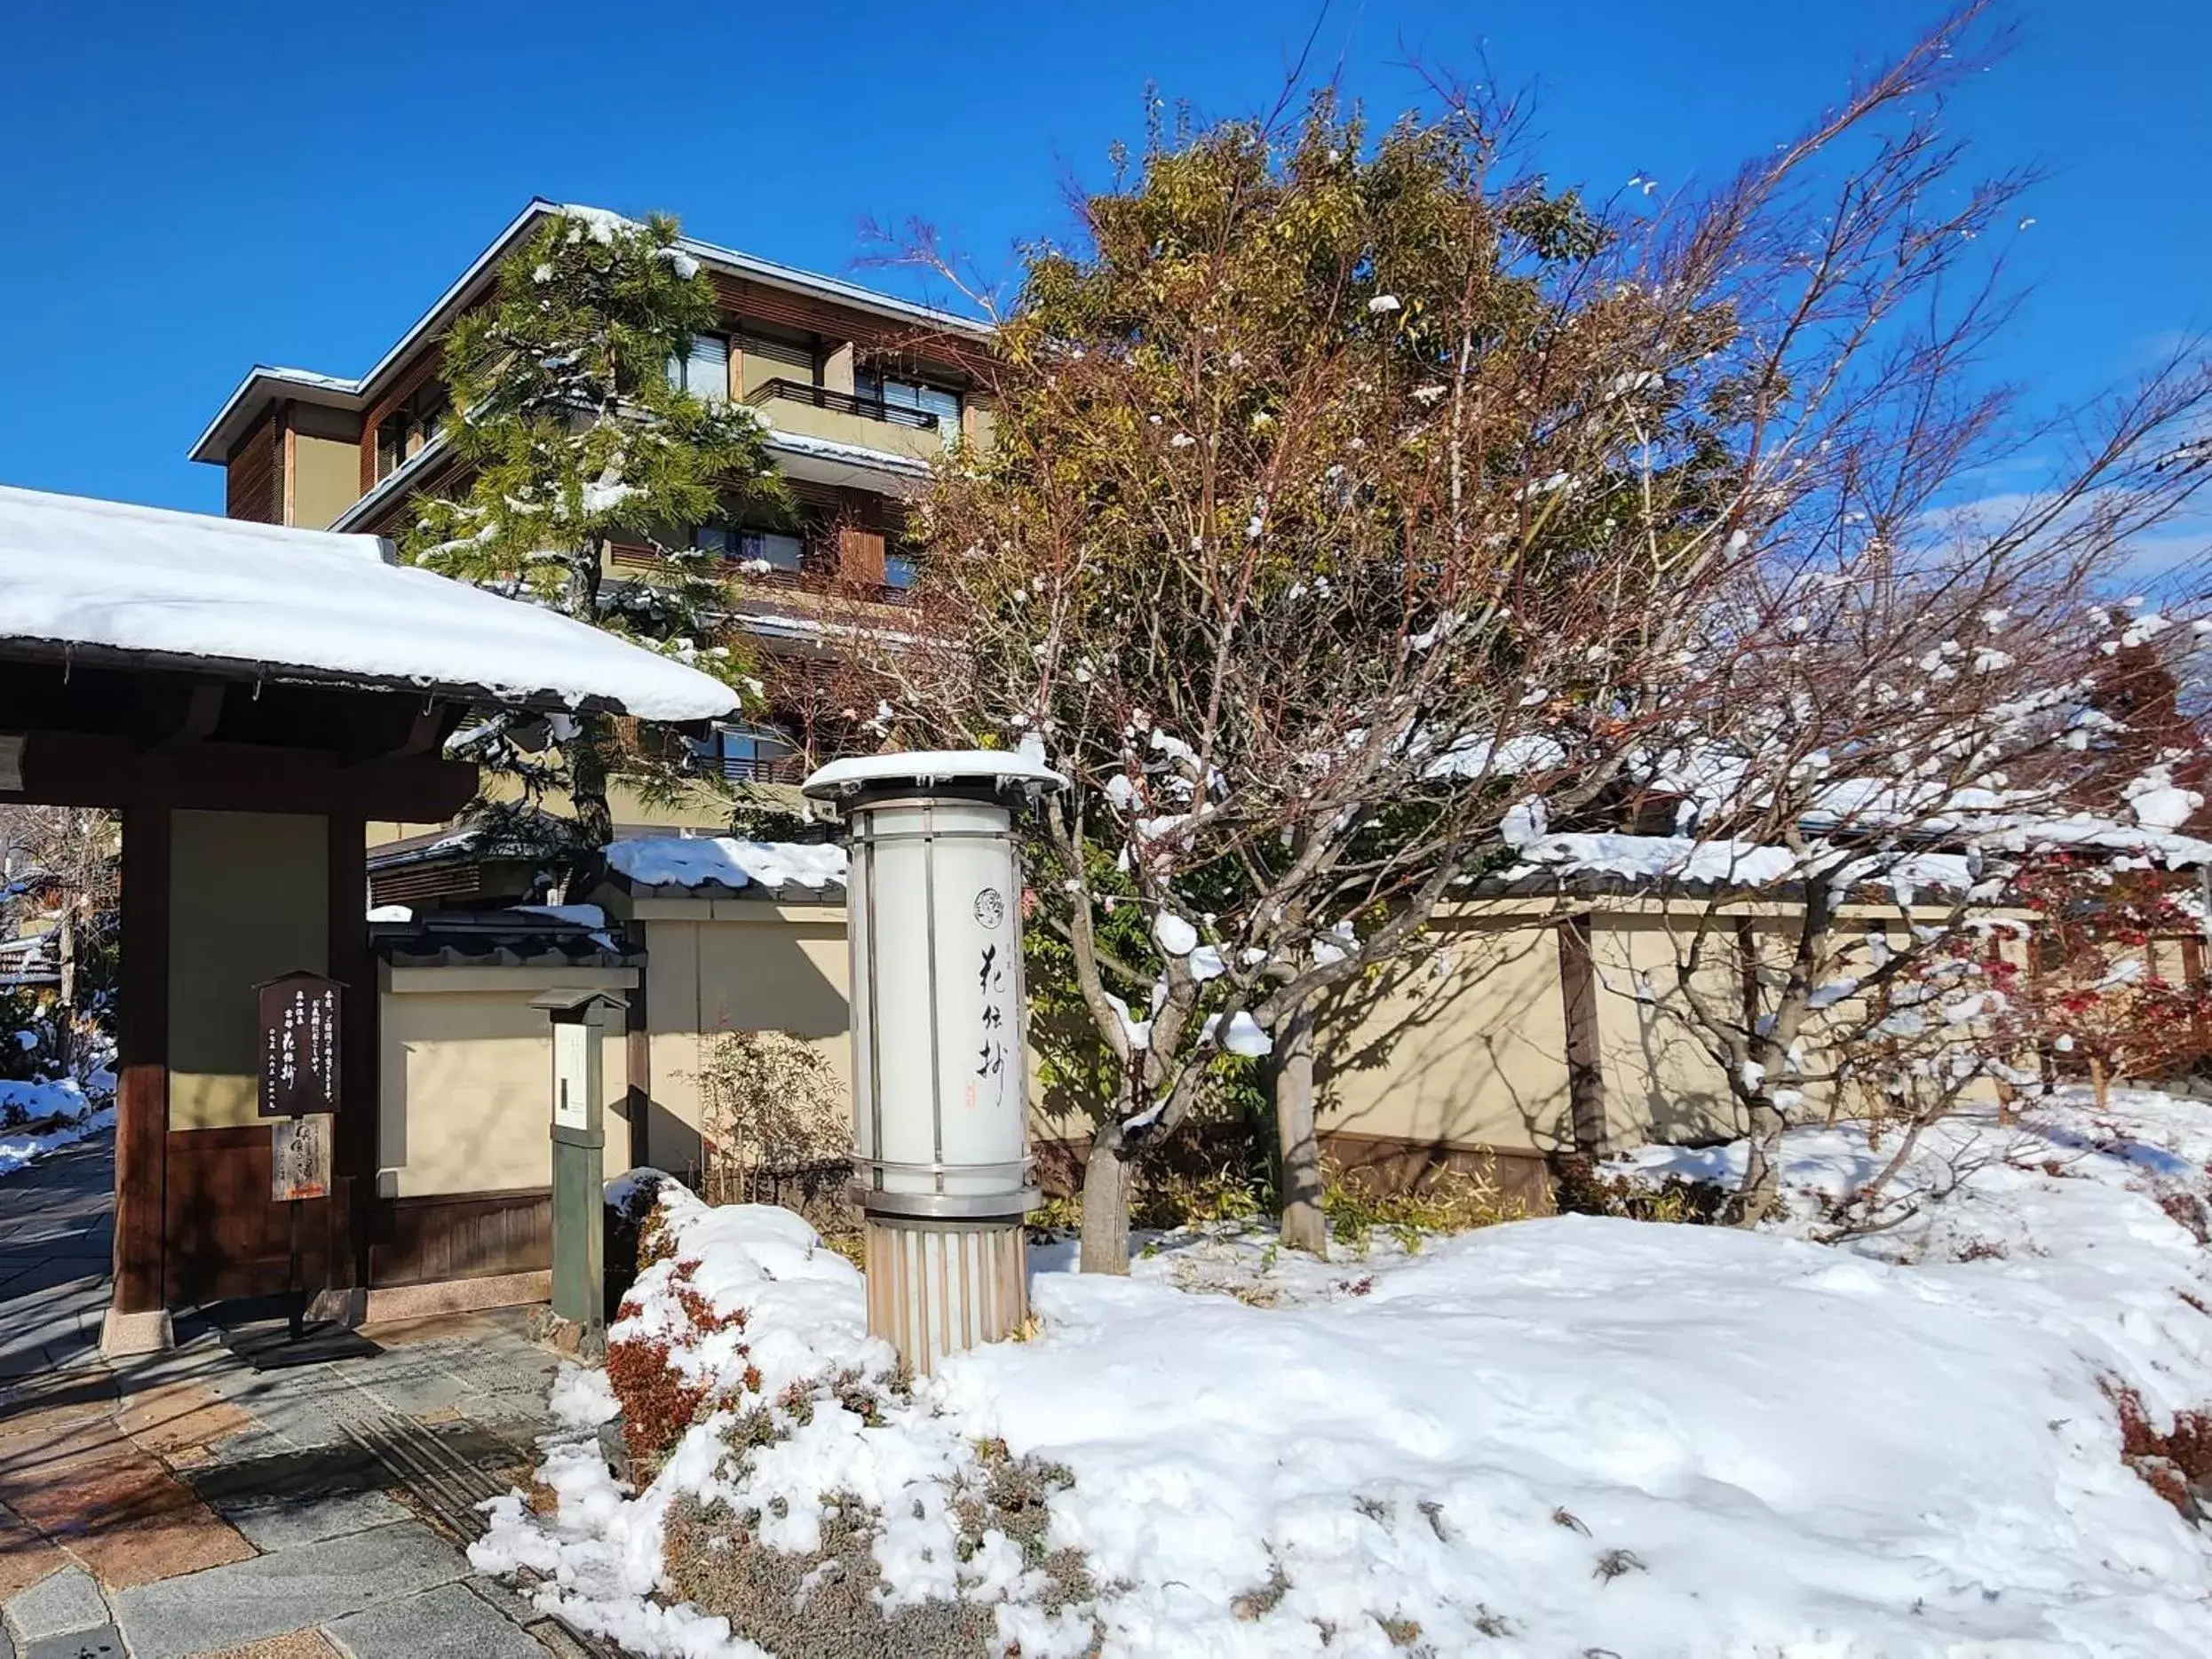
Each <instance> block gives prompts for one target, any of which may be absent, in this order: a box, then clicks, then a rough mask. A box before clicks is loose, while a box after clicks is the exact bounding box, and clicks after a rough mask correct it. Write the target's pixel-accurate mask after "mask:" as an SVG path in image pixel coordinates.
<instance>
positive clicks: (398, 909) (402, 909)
mask: <svg viewBox="0 0 2212 1659" xmlns="http://www.w3.org/2000/svg"><path fill="white" fill-rule="evenodd" d="M414 919H415V912H414V910H413V909H411V908H410V907H408V906H407V905H404V904H372V905H370V906H369V920H370V921H372V922H411V921H413V920H414Z"/></svg>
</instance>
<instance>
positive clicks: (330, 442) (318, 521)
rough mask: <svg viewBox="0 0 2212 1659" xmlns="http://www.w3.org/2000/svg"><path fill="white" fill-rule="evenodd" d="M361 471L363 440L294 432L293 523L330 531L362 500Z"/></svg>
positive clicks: (312, 528)
mask: <svg viewBox="0 0 2212 1659" xmlns="http://www.w3.org/2000/svg"><path fill="white" fill-rule="evenodd" d="M291 499H292V518H291V521H292V522H293V523H294V524H298V525H305V527H306V528H309V529H311V530H321V529H326V528H329V523H330V521H331V520H333V519H335V518H337V516H338V514H340V513H341V512H345V510H346V509H347V508H348V507H350V506H352V505H353V504H354V503H355V502H356V501H358V500H360V499H361V441H360V440H359V439H341V438H320V437H316V436H314V435H313V434H312V433H305V432H295V433H293V434H292V480H291Z"/></svg>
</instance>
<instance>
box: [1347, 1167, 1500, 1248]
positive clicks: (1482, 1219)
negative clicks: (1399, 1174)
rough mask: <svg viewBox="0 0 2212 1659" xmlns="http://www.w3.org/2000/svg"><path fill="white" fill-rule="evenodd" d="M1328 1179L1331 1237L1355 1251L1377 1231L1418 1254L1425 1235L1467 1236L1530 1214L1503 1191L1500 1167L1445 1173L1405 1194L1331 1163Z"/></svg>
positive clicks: (1369, 1240)
mask: <svg viewBox="0 0 2212 1659" xmlns="http://www.w3.org/2000/svg"><path fill="white" fill-rule="evenodd" d="M1324 1175H1325V1182H1324V1185H1323V1186H1322V1188H1321V1213H1322V1214H1323V1215H1324V1216H1326V1217H1327V1218H1328V1231H1329V1236H1330V1237H1332V1238H1334V1239H1335V1240H1336V1242H1338V1243H1339V1244H1344V1245H1346V1246H1349V1247H1350V1248H1351V1249H1352V1250H1366V1249H1367V1248H1368V1244H1369V1243H1371V1242H1373V1240H1374V1236H1375V1234H1376V1233H1377V1232H1383V1233H1388V1234H1391V1236H1392V1237H1393V1238H1395V1239H1396V1240H1397V1241H1398V1242H1399V1243H1400V1244H1401V1245H1403V1246H1404V1247H1405V1248H1406V1249H1407V1250H1419V1249H1420V1248H1421V1241H1422V1238H1423V1235H1424V1234H1435V1233H1467V1232H1471V1231H1472V1230H1473V1229H1475V1228H1476V1227H1487V1226H1496V1225H1497V1224H1498V1223H1499V1222H1501V1221H1519V1220H1524V1219H1526V1217H1527V1214H1528V1207H1527V1206H1526V1204H1524V1203H1522V1202H1521V1201H1520V1200H1519V1199H1518V1198H1514V1197H1510V1196H1509V1195H1507V1194H1506V1193H1504V1192H1503V1191H1502V1190H1501V1189H1500V1187H1499V1186H1498V1182H1497V1175H1496V1171H1495V1169H1494V1167H1493V1166H1490V1165H1487V1164H1486V1165H1485V1167H1484V1168H1482V1169H1480V1170H1462V1169H1443V1170H1439V1171H1435V1172H1434V1173H1432V1174H1431V1175H1429V1176H1427V1177H1425V1178H1424V1179H1423V1180H1422V1181H1421V1182H1420V1184H1419V1185H1417V1186H1415V1187H1411V1188H1408V1189H1407V1190H1406V1191H1404V1192H1376V1191H1374V1190H1373V1189H1372V1188H1371V1187H1369V1185H1368V1183H1367V1182H1366V1181H1363V1180H1360V1179H1354V1178H1350V1177H1347V1176H1346V1175H1344V1172H1343V1171H1339V1170H1336V1168H1334V1167H1333V1166H1327V1165H1325V1166H1324Z"/></svg>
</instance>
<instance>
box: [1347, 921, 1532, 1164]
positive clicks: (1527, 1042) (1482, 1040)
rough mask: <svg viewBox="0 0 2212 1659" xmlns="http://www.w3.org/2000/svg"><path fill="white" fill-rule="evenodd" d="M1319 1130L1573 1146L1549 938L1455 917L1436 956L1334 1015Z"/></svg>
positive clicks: (1521, 925) (1526, 928)
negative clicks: (1346, 1024) (1340, 1024)
mask: <svg viewBox="0 0 2212 1659" xmlns="http://www.w3.org/2000/svg"><path fill="white" fill-rule="evenodd" d="M1338 1017H1339V1018H1349V1019H1350V1020H1352V1029H1351V1031H1350V1033H1349V1034H1348V1035H1347V1036H1342V1037H1338V1038H1336V1039H1334V1040H1327V1041H1325V1044H1324V1048H1323V1056H1322V1064H1321V1066H1320V1078H1321V1088H1322V1109H1321V1113H1320V1128H1321V1129H1322V1130H1323V1131H1334V1132H1337V1133H1344V1134H1355V1135H1381V1136H1387V1137H1390V1138H1392V1139H1409V1140H1417V1141H1422V1142H1432V1141H1455V1142H1462V1143H1470V1142H1471V1143H1479V1144H1481V1145H1485V1146H1494V1147H1521V1148H1531V1149H1537V1150H1544V1151H1549V1150H1551V1149H1552V1148H1554V1147H1559V1146H1562V1145H1570V1144H1572V1142H1573V1139H1574V1136H1573V1130H1572V1126H1571V1123H1570V1122H1569V1118H1568V1113H1567V1076H1566V1005H1565V1004H1564V1003H1563V1002H1562V1001H1561V1000H1560V996H1559V946H1558V935H1557V933H1556V932H1555V931H1554V930H1553V929H1552V928H1550V927H1549V926H1545V925H1529V924H1527V923H1525V922H1518V923H1517V922H1481V921H1475V920H1471V919H1462V920H1455V921H1453V922H1451V923H1448V924H1447V925H1445V926H1443V927H1441V928H1439V931H1438V938H1437V951H1436V954H1435V955H1433V956H1431V957H1428V958H1427V959H1425V960H1423V961H1420V962H1417V963H1415V964H1414V965H1413V966H1412V967H1411V968H1410V969H1409V970H1408V971H1407V972H1404V973H1401V974H1399V975H1398V976H1397V977H1396V978H1395V979H1394V980H1392V981H1391V983H1390V985H1389V987H1388V988H1387V989H1385V990H1383V992H1381V993H1380V994H1378V995H1373V996H1367V997H1363V998H1361V999H1359V1000H1358V1001H1356V1002H1353V1003H1351V1004H1346V1005H1344V1007H1343V1008H1341V1009H1340V1010H1339V1011H1338Z"/></svg>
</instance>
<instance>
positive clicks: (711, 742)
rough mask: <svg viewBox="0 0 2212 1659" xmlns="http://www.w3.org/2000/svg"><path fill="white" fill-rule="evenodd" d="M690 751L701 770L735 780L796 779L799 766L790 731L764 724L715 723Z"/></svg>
mask: <svg viewBox="0 0 2212 1659" xmlns="http://www.w3.org/2000/svg"><path fill="white" fill-rule="evenodd" d="M692 752H693V754H694V757H695V758H696V759H697V762H698V765H699V766H700V769H701V770H702V771H705V772H711V773H718V774H720V775H721V776H723V777H725V778H727V779H729V780H730V781H731V782H736V783H744V782H764V783H765V782H791V781H796V779H797V773H798V769H799V766H798V762H799V751H798V745H797V743H796V742H793V741H792V739H791V734H789V732H786V731H785V730H784V729H783V728H782V727H781V726H772V725H767V724H765V723H764V724H747V725H733V726H717V727H715V729H714V731H713V732H712V733H711V734H710V735H709V736H708V737H707V738H706V739H705V740H704V741H703V742H701V743H700V744H699V745H698V746H697V747H696V748H695V749H694V750H693V751H692Z"/></svg>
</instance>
